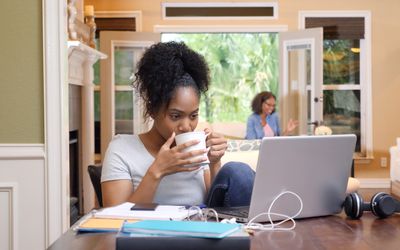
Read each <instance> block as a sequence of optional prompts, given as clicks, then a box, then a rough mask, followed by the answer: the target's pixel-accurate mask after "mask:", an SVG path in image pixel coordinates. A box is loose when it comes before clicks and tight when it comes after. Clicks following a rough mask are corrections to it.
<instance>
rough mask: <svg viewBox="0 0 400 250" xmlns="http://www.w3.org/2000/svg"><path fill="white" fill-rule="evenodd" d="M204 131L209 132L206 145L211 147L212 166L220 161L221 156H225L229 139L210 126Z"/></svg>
mask: <svg viewBox="0 0 400 250" xmlns="http://www.w3.org/2000/svg"><path fill="white" fill-rule="evenodd" d="M204 132H205V133H206V134H208V136H207V139H206V147H207V148H209V151H208V159H209V161H210V166H213V165H214V164H216V163H219V162H220V161H221V157H222V156H224V154H225V151H226V149H227V147H228V144H227V140H226V139H225V138H224V137H223V136H222V135H220V134H218V133H214V132H212V131H211V130H210V129H208V128H206V129H205V130H204Z"/></svg>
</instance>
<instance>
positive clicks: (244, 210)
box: [215, 206, 249, 218]
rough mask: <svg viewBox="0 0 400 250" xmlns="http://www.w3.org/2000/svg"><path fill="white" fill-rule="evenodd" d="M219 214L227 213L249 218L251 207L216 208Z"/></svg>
mask: <svg viewBox="0 0 400 250" xmlns="http://www.w3.org/2000/svg"><path fill="white" fill-rule="evenodd" d="M215 210H216V211H217V213H218V214H225V215H229V216H232V217H244V218H247V217H248V216H249V207H248V206H245V207H220V208H215Z"/></svg>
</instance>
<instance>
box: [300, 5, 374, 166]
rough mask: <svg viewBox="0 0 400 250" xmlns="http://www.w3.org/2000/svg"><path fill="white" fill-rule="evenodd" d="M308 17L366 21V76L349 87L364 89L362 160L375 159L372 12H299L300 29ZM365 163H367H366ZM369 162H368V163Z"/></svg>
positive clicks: (362, 42) (363, 60)
mask: <svg viewBox="0 0 400 250" xmlns="http://www.w3.org/2000/svg"><path fill="white" fill-rule="evenodd" d="M306 17H363V18H364V21H365V33H364V36H365V38H364V39H362V40H360V48H361V51H365V52H364V53H361V54H360V56H361V57H360V68H361V72H365V74H361V75H360V86H359V87H357V88H356V87H355V86H353V85H349V86H347V87H348V88H346V89H348V90H353V89H360V90H361V89H362V91H361V93H360V94H361V104H360V106H361V110H362V112H361V121H362V122H361V142H364V143H361V151H363V152H365V155H364V156H362V157H359V156H357V157H356V158H357V159H358V158H360V159H373V146H372V145H373V142H372V73H371V68H372V67H371V62H372V61H371V11H364V10H358V11H343V10H340V11H299V19H298V23H299V29H304V28H305V19H306ZM332 88H335V89H345V86H341V87H335V86H328V85H326V86H323V90H330V89H332ZM364 162H365V161H364ZM368 162H369V161H367V163H368Z"/></svg>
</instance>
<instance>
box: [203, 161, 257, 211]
mask: <svg viewBox="0 0 400 250" xmlns="http://www.w3.org/2000/svg"><path fill="white" fill-rule="evenodd" d="M254 177H255V172H254V171H253V170H252V169H251V168H250V166H249V165H247V164H246V163H243V162H233V161H232V162H228V163H226V164H225V165H224V166H223V167H222V168H221V169H220V170H219V172H218V174H217V176H216V177H215V178H214V181H213V183H212V184H211V188H210V190H209V192H208V196H207V200H206V205H207V206H208V207H235V206H249V205H250V200H251V193H252V191H253V183H254Z"/></svg>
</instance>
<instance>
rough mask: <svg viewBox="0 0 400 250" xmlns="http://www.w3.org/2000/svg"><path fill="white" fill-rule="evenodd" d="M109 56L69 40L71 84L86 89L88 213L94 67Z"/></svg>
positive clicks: (83, 163) (87, 207)
mask: <svg viewBox="0 0 400 250" xmlns="http://www.w3.org/2000/svg"><path fill="white" fill-rule="evenodd" d="M105 58H107V55H105V54H104V53H101V52H100V51H98V50H95V49H93V48H91V47H89V46H87V45H85V44H83V43H81V42H79V41H68V82H69V84H74V85H79V86H81V87H82V91H81V94H82V97H81V98H82V100H81V101H82V106H81V109H82V119H81V121H82V124H81V129H82V131H81V136H80V138H81V144H80V145H81V147H82V148H81V154H80V155H81V156H82V157H81V166H82V169H81V170H80V171H79V172H80V174H81V175H82V176H81V178H82V179H81V180H82V194H83V201H84V202H83V210H84V213H87V212H89V211H90V210H92V209H93V207H94V204H95V194H94V189H93V187H92V184H91V181H90V177H89V174H88V171H87V168H88V166H89V165H92V164H94V155H95V153H94V84H93V79H94V71H93V64H94V63H96V62H97V61H98V60H99V59H105Z"/></svg>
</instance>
